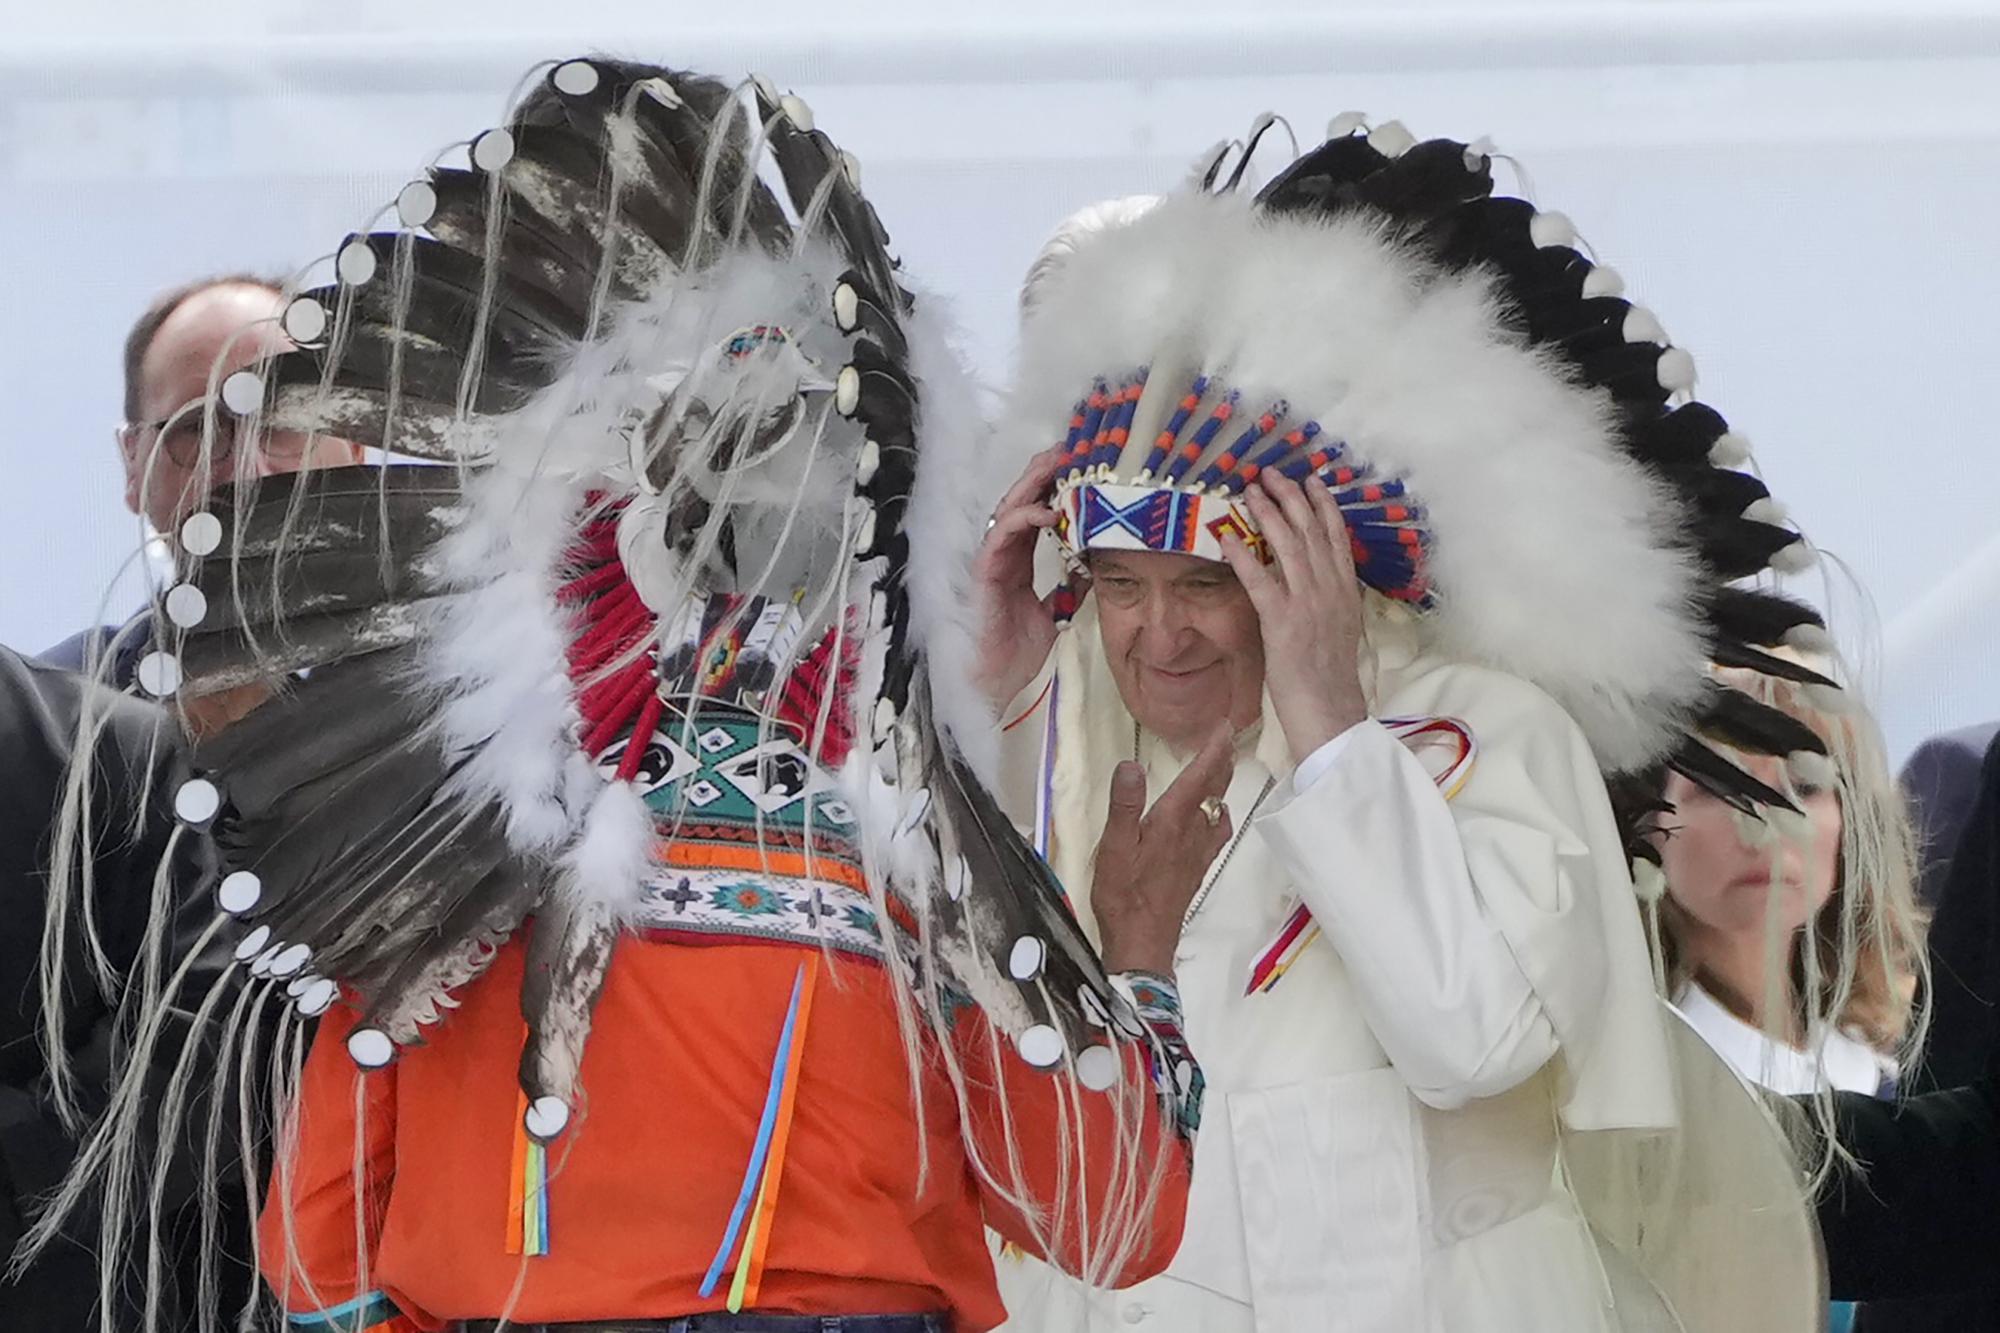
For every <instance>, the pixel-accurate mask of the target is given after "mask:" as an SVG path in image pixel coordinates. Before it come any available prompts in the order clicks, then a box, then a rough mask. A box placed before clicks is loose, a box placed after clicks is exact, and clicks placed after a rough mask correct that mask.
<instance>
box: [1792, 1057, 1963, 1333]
mask: <svg viewBox="0 0 2000 1333" xmlns="http://www.w3.org/2000/svg"><path fill="white" fill-rule="evenodd" d="M1835 1097H1836V1102H1837V1105H1836V1110H1835V1117H1836V1120H1837V1122H1838V1125H1839V1130H1840V1135H1841V1139H1842V1142H1844V1143H1845V1144H1846V1145H1847V1146H1848V1148H1849V1149H1850V1150H1851V1151H1852V1152H1853V1153H1854V1155H1855V1156H1856V1157H1858V1158H1859V1159H1861V1161H1862V1163H1863V1164H1864V1165H1865V1166H1866V1168H1867V1171H1866V1174H1865V1176H1862V1177H1859V1178H1856V1177H1854V1176H1850V1175H1841V1176H1837V1177H1836V1178H1835V1179H1834V1181H1833V1182H1832V1183H1831V1184H1830V1186H1829V1188H1828V1191H1827V1194H1826V1196H1825V1197H1824V1198H1822V1199H1821V1201H1820V1207H1819V1219H1820V1230H1821V1233H1822V1234H1823V1235H1824V1236H1825V1237H1826V1255H1827V1269H1828V1275H1829V1277H1830V1278H1831V1280H1832V1291H1833V1297H1834V1299H1835V1300H1845V1301H1857V1300H1858V1301H1870V1302H1875V1301H1882V1300H1885V1299H1891V1298H1896V1297H1943V1296H1955V1297H1957V1298H1958V1299H1956V1300H1952V1301H1937V1300H1926V1301H1923V1302H1921V1303H1917V1302H1912V1303H1909V1304H1905V1303H1904V1302H1902V1301H1895V1302H1894V1303H1893V1304H1890V1305H1876V1304H1870V1305H1868V1306H1865V1307H1864V1308H1863V1311H1862V1324H1863V1327H1876V1326H1880V1327H1892V1326H1897V1325H1893V1324H1890V1323H1885V1322H1884V1321H1885V1320H1889V1319H1892V1318H1907V1317H1924V1318H1930V1317H1936V1318H1938V1319H1940V1320H1943V1319H1952V1320H1958V1321H1960V1322H1956V1323H1948V1324H1946V1323H1940V1324H1939V1327H1951V1328H1963V1329H1981V1328H1987V1327H1991V1325H1990V1324H1982V1323H1978V1322H1976V1320H1977V1319H1979V1318H1980V1317H1981V1315H1980V1312H1982V1311H1983V1312H1985V1313H1986V1314H1988V1315H1990V1313H1991V1311H1992V1310H1993V1308H1994V1307H1993V1298H1994V1296H1995V1294H2000V1059H1996V1060H1995V1061H1994V1062H1993V1064H1992V1065H1991V1066H1990V1067H1989V1068H1988V1070H1987V1072H1986V1074H1985V1076H1984V1077H1982V1078H1981V1079H1980V1080H1979V1081H1978V1082H1977V1083H1975V1084H1973V1085H1972V1086H1970V1087H1965V1088H1953V1089H1948V1090H1946V1091H1943V1092H1932V1093H1926V1094H1924V1095H1923V1096H1920V1097H1912V1098H1909V1099H1908V1100H1906V1101H1904V1102H1902V1103H1900V1104H1892V1103H1889V1102H1884V1101H1879V1100H1877V1099H1876V1098H1873V1097H1867V1096H1862V1095H1860V1094H1857V1093H1845V1092H1843V1093H1837V1094H1835ZM1968 1321H1975V1322H1968Z"/></svg>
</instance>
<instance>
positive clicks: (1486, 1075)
mask: <svg viewBox="0 0 2000 1333" xmlns="http://www.w3.org/2000/svg"><path fill="white" fill-rule="evenodd" d="M1384 711H1385V712H1386V713H1388V714H1389V715H1392V716H1398V717H1406V718H1407V717H1427V718H1444V719H1451V720H1453V721H1454V722H1456V723H1457V725H1459V726H1460V727H1462V728H1463V729H1464V730H1465V731H1466V732H1467V733H1469V736H1470V739H1471V742H1472V744H1473V746H1474V747H1475V748H1474V749H1473V751H1472V755H1471V758H1470V759H1469V761H1468V762H1469V765H1470V767H1469V769H1467V770H1465V771H1464V772H1463V773H1462V775H1461V776H1460V777H1459V779H1458V780H1457V783H1456V790H1455V792H1450V793H1448V792H1446V791H1442V790H1440V789H1439V786H1438V783H1437V781H1436V780H1435V779H1434V778H1433V777H1432V775H1431V773H1430V772H1429V771H1428V770H1427V769H1426V768H1425V767H1424V765H1423V764H1422V763H1420V762H1419V761H1418V759H1417V758H1416V756H1415V754H1413V753H1412V751H1411V750H1410V748H1409V747H1407V746H1405V745H1404V744H1403V743H1402V742H1401V741H1399V740H1398V739H1397V738H1396V736H1395V735H1393V734H1391V732H1390V731H1389V730H1388V729H1387V728H1386V727H1384V726H1382V725H1381V724H1379V723H1377V722H1374V721H1366V722H1362V723H1360V724H1358V725H1357V726H1356V727H1355V728H1353V729H1352V730H1351V731H1350V732H1348V733H1346V734H1345V735H1343V736H1341V737H1338V738H1336V740H1335V742H1334V744H1336V745H1338V746H1339V747H1340V749H1339V753H1338V754H1337V755H1335V756H1333V758H1332V759H1331V761H1330V762H1325V763H1323V764H1314V763H1313V760H1314V759H1317V758H1319V756H1312V757H1309V759H1308V761H1307V765H1305V766H1302V767H1307V768H1309V769H1312V768H1318V769H1322V770H1323V771H1320V772H1319V773H1318V774H1317V775H1316V776H1313V775H1311V774H1310V773H1309V774H1308V775H1309V776H1312V780H1311V781H1310V784H1309V785H1307V786H1306V787H1305V789H1304V790H1298V785H1299V784H1298V783H1297V782H1296V781H1294V782H1293V783H1292V784H1291V789H1290V790H1289V791H1287V792H1286V793H1285V794H1284V795H1283V796H1281V798H1280V799H1279V801H1278V802H1277V804H1276V805H1275V806H1274V807H1273V808H1272V809H1271V810H1270V811H1269V813H1267V814H1265V815H1264V816H1262V817H1261V818H1260V819H1259V820H1258V821H1257V825H1256V827H1257V829H1258V831H1259V833H1260V834H1261V835H1262V836H1263V837H1264V838H1265V839H1266V840H1267V841H1268V843H1269V844H1270V845H1271V847H1272V848H1273V849H1274V851H1275V852H1276V854H1277V855H1278V856H1279V858H1280V859H1281V860H1282V861H1283V863H1284V864H1285V866H1286V868H1287V869H1288V870H1289V871H1290V874H1291V877H1292V881H1293V883H1294V884H1295V885H1296V886H1297V887H1298V889H1299V892H1300V894H1301V895H1302V897H1303V899H1304V901H1305V903H1306V906H1307V908H1308V910H1309V911H1310V912H1311V914H1312V916H1313V918H1314V920H1315V921H1316V922H1317V923H1318V924H1319V926H1320V928H1321V929H1322V930H1324V931H1325V932H1326V935H1327V937H1328V938H1329V940H1330V941H1331V942H1332V943H1333V945H1334V947H1335V948H1336V949H1338V950H1339V952H1340V955H1341V958H1342V961H1343V962H1344V963H1345V964H1346V966H1347V969H1348V972H1349V974H1350V975H1351V976H1352V978H1353V979H1354V983H1355V986H1356V989H1357V991H1358V993H1359V996H1360V1000H1361V1004H1362V1006H1363V1008H1364V1010H1365V1012H1366V1016H1367V1018H1368V1021H1369V1024H1370V1027H1371V1028H1372V1029H1373V1031H1374V1033H1375V1035H1376V1039H1377V1040H1378V1041H1380V1042H1381V1044H1382V1047H1383V1049H1384V1051H1385V1052H1386V1053H1387V1055H1388V1057H1389V1059H1390V1062H1391V1063H1392V1064H1393V1065H1394V1066H1395V1067H1396V1069H1397V1071H1398V1072H1399V1073H1401V1074H1402V1076H1403V1078H1404V1079H1405V1080H1406V1081H1407V1082H1408V1084H1409V1086H1410V1089H1411V1091H1412V1093H1413V1094H1414V1095H1415V1096H1416V1097H1417V1098H1419V1099H1420V1100H1421V1101H1423V1102H1424V1103H1425V1104H1427V1105H1429V1106H1433V1107H1437V1108H1440V1109H1447V1110H1449V1109H1453V1108H1456V1107H1459V1106H1462V1105H1464V1104H1465V1103H1467V1102H1468V1101H1471V1100H1473V1099H1475V1098H1481V1097H1490V1096H1495V1095H1497V1094H1500V1093H1503V1092H1506V1091H1507V1090H1509V1089H1511V1088H1513V1087H1515V1086H1517V1085H1518V1084H1520V1083H1522V1082H1524V1081H1525V1080H1527V1079H1528V1078H1530V1077H1532V1076H1533V1075H1534V1074H1536V1073H1537V1072H1538V1071H1539V1070H1540V1069H1542V1068H1543V1066H1545V1065H1547V1064H1548V1063H1549V1062H1550V1060H1551V1059H1552V1058H1553V1057H1555V1056H1557V1055H1558V1054H1560V1055H1561V1056H1562V1057H1563V1060H1562V1066H1561V1067H1562V1072H1563V1078H1564V1083H1563V1086H1562V1089H1561V1093H1560V1099H1561V1104H1562V1106H1563V1109H1564V1113H1565V1118H1566V1120H1567V1122H1568V1123H1569V1124H1570V1127H1571V1128H1574V1129H1595V1128H1614V1127H1631V1128H1641V1127H1657V1126H1661V1125H1670V1124H1672V1123H1673V1121H1674V1111H1673V1094H1672V1086H1671V1080H1670V1078H1669V1076H1668V1072H1667V1071H1668V1065H1667V1060H1668V1056H1667V1051H1666V1045H1665V1036H1664V1033H1663V1032H1662V1031H1661V1029H1660V1026H1659V1017H1658V1013H1657V1010H1656V1008H1655V998H1654V993H1653V982H1652V969H1651V965H1650V962H1649V960H1648V954H1647V949H1646V944H1645V939H1644V934H1643V930H1642V928H1641V926H1640V923H1639V916H1638V908H1637V903H1636V899H1635V898H1634V895H1633V892H1632V885H1631V878H1630V872H1629V870H1628V868H1627V867H1626V865H1625V858H1624V854H1623V850H1622V842H1621V840H1620V839H1619V837H1618V833H1617V828H1616V824H1615V822H1614V820H1613V818H1612V814H1611V808H1610V802H1609V799H1608V797H1607V796H1606V795H1605V791H1604V785H1603V780H1602V778H1601V777H1600V776H1599V773H1598V770H1597V766H1596V763H1595V761H1594V759H1593V758H1592V756H1591V754H1590V751H1589V748H1588V746H1587V745H1586V743H1585V742H1584V740H1583V737H1582V734H1581V733H1580V732H1579V731H1578V729H1577V728H1576V726H1575V724H1574V723H1573V722H1572V721H1571V720H1570V719H1569V717H1568V716H1567V715H1566V714H1565V713H1563V712H1562V711H1561V710H1560V709H1559V708H1557V707H1556V705H1555V704H1554V702H1553V701H1551V700H1550V699H1548V698H1547V697H1546V696H1545V695H1543V694H1541V692H1540V691H1538V690H1535V689H1534V688H1533V687H1531V686H1528V685H1526V684H1524V683H1523V682H1520V681H1517V680H1513V679H1512V678H1510V677H1505V676H1500V675H1498V674H1497V673H1493V672H1486V671H1480V670H1477V669H1473V668H1460V667H1443V668H1439V669H1436V670H1434V671H1432V672H1431V673H1429V675H1428V676H1426V677H1424V678H1422V679H1420V680H1419V681H1418V682H1416V684H1415V685H1414V686H1413V687H1412V688H1411V689H1410V690H1409V691H1408V692H1407V693H1406V694H1405V695H1403V696H1402V697H1397V698H1392V699H1390V700H1388V701H1387V703H1386V705H1385V708H1384Z"/></svg>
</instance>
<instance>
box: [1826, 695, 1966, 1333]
mask: <svg viewBox="0 0 2000 1333" xmlns="http://www.w3.org/2000/svg"><path fill="white" fill-rule="evenodd" d="M1995 734H1996V728H1995V727H1990V726H1989V727H1977V728H1973V729H1971V730H1968V731H1960V732H1953V733H1950V734H1949V735H1945V736H1938V737H1934V738H1933V739H1931V740H1929V741H1926V742H1925V743H1924V744H1923V745H1922V746H1921V747H1919V748H1918V750H1917V752H1916V753H1915V754H1914V755H1912V756H1911V758H1910V762H1909V763H1908V764H1907V765H1905V766H1904V769H1903V774H1902V781H1903V787H1904V790H1905V792H1906V793H1907V794H1908V795H1909V797H1910V801H1911V807H1912V814H1913V817H1914V818H1915V819H1916V821H1917V824H1918V831H1919V834H1920V835H1921V836H1923V837H1924V838H1925V839H1926V844H1925V846H1924V849H1923V858H1924V859H1923V873H1924V876H1925V889H1924V893H1925V897H1926V899H1927V901H1928V902H1929V905H1930V907H1931V911H1932V915H1931V924H1930V935H1929V946H1928V947H1929V953H1930V965H1931V985H1930V994H1929V1003H1930V1035H1929V1036H1928V1037H1927V1038H1926V1040H1925V1043H1924V1053H1923V1057H1922V1059H1921V1060H1920V1061H1919V1063H1918V1065H1917V1067H1916V1068H1915V1069H1913V1070H1910V1071H1908V1074H1907V1076H1906V1077H1905V1079H1904V1083H1903V1086H1904V1088H1905V1090H1906V1091H1907V1092H1908V1093H1909V1094H1911V1100H1910V1101H1909V1102H1907V1103H1905V1104H1904V1107H1907V1109H1904V1107H1898V1108H1896V1109H1895V1111H1894V1113H1893V1114H1894V1117H1895V1118H1894V1119H1893V1120H1892V1119H1888V1118H1887V1117H1889V1116H1890V1115H1891V1112H1890V1111H1888V1110H1875V1111H1867V1112H1862V1111H1859V1110H1857V1111H1856V1112H1855V1114H1857V1115H1859V1116H1860V1117H1861V1118H1860V1119H1858V1120H1857V1121H1856V1122H1855V1129H1856V1132H1858V1133H1861V1134H1863V1135H1864V1136H1866V1139H1867V1142H1866V1143H1865V1144H1863V1145H1861V1146H1859V1147H1857V1155H1859V1156H1861V1157H1862V1158H1863V1159H1864V1160H1866V1159H1868V1158H1869V1155H1870V1150H1871V1149H1872V1150H1873V1151H1876V1152H1881V1153H1884V1154H1885V1157H1884V1159H1883V1161H1884V1165H1883V1166H1881V1167H1878V1168H1877V1170H1878V1171H1881V1172H1882V1173H1883V1174H1882V1177H1881V1181H1880V1183H1879V1184H1878V1183H1877V1181H1876V1178H1875V1174H1874V1173H1872V1172H1871V1174H1870V1176H1869V1179H1868V1187H1871V1188H1873V1189H1874V1190H1875V1192H1876V1193H1883V1192H1884V1191H1886V1190H1900V1191H1901V1192H1900V1193H1898V1194H1897V1195H1896V1197H1897V1198H1899V1199H1901V1200H1902V1201H1903V1207H1902V1216H1901V1219H1900V1225H1901V1226H1902V1227H1903V1228H1904V1229H1905V1232H1906V1238H1905V1239H1898V1238H1897V1237H1896V1236H1895V1235H1892V1234H1889V1233H1890V1231H1891V1230H1892V1228H1891V1225H1890V1222H1889V1219H1888V1214H1889V1213H1891V1212H1893V1211H1894V1205H1893V1204H1888V1205H1885V1206H1884V1214H1883V1218H1882V1220H1881V1222H1880V1224H1879V1225H1875V1226H1874V1227H1873V1228H1872V1230H1871V1229H1869V1228H1866V1227H1864V1228H1863V1229H1861V1230H1859V1231H1857V1232H1855V1233H1854V1236H1855V1237H1856V1242H1855V1243H1857V1244H1858V1243H1860V1240H1861V1239H1863V1238H1865V1239H1866V1243H1867V1244H1868V1245H1870V1246H1879V1247H1881V1249H1882V1251H1883V1254H1882V1258H1881V1259H1880V1260H1879V1261H1877V1262H1878V1263H1879V1264H1880V1265H1881V1268H1882V1274H1883V1275H1887V1276H1894V1275H1895V1271H1896V1270H1897V1269H1898V1268H1905V1267H1907V1271H1906V1272H1904V1274H1903V1275H1904V1276H1905V1277H1908V1278H1917V1277H1922V1278H1924V1279H1925V1282H1924V1283H1923V1284H1922V1285H1923V1286H1925V1287H1927V1288H1928V1289H1929V1290H1930V1291H1933V1292H1937V1293H1954V1294H1938V1295H1932V1296H1929V1297H1927V1298H1921V1299H1919V1298H1911V1299H1877V1300H1874V1301H1871V1302H1870V1303H1869V1304H1868V1305H1867V1306H1865V1307H1864V1308H1863V1309H1862V1311H1861V1315H1860V1318H1859V1320H1858V1321H1857V1323H1856V1325H1855V1328H1856V1333H2000V1286H1995V1285H1994V1283H1993V1280H1992V1277H1991V1274H1992V1273H1993V1272H1994V1271H1995V1270H1996V1269H2000V1246H1996V1244H1995V1239H1994V1237H1995V1232H1994V1229H1993V1228H1994V1225H1995V1222H1996V1220H2000V1176H1996V1174H1995V1173H1996V1168H1995V1166H1994V1162H1993V1153H1994V1151H1995V1149H1994V1146H1993V1135H1994V1134H1995V1132H1996V1131H1995V1120H1994V1111H1993V1105H1994V1077H1995V1070H1996V1067H2000V1066H1996V1062H1997V1061H2000V740H1996V739H1995ZM1975 744H1976V745H1979V746H1981V747H1982V748H1983V750H1984V758H1983V760H1982V761H1980V762H1977V763H1975V762H1974V761H1973V759H1972V755H1973V754H1974V753H1975V751H1974V749H1973V746H1974V745H1975ZM1968 1085H1971V1086H1970V1087H1968ZM1926 1154H1928V1155H1929V1160H1924V1157H1925V1155H1926ZM1898 1179H1901V1180H1904V1181H1906V1182H1907V1184H1906V1185H1897V1184H1896V1183H1895V1182H1896V1181H1897V1180H1898ZM1850 1188H1852V1187H1850ZM1885 1197H1886V1196H1885ZM1834 1239H1835V1237H1834V1236H1833V1234H1832V1233H1829V1237H1828V1245H1829V1251H1831V1249H1832V1246H1833V1243H1834ZM1842 1243H1843V1244H1846V1243H1847V1242H1845V1241H1843V1242H1842ZM1859 1271H1860V1272H1862V1273H1863V1274H1864V1275H1866V1274H1867V1272H1868V1270H1867V1269H1866V1268H1863V1269H1861V1270H1859ZM1975 1276H1976V1277H1978V1278H1980V1279H1983V1282H1979V1281H1970V1280H1969V1279H1971V1278H1973V1277H1975ZM1892 1285H1893V1286H1894V1288H1895V1289H1893V1290H1892V1289H1887V1288H1885V1289H1884V1290H1883V1291H1882V1293H1881V1296H1882V1297H1893V1296H1897V1295H1904V1294H1907V1293H1909V1292H1911V1291H1913V1290H1916V1288H1915V1287H1912V1286H1910V1285H1909V1284H1908V1283H1898V1284H1892ZM1982 1288H1983V1289H1982Z"/></svg>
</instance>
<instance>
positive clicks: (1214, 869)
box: [1132, 722, 1278, 931]
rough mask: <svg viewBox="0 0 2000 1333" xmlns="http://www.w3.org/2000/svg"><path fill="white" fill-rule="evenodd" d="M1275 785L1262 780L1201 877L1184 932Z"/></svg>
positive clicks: (1135, 729)
mask: <svg viewBox="0 0 2000 1333" xmlns="http://www.w3.org/2000/svg"><path fill="white" fill-rule="evenodd" d="M1132 762H1133V763H1135V764H1136V763H1140V762H1142V761H1141V760H1140V758H1139V724H1138V723H1137V722H1134V723H1133V724H1132ZM1277 785H1278V779H1277V778H1276V777H1275V776H1273V777H1267V778H1265V779H1264V788H1263V790H1262V791H1260V792H1258V793H1257V799H1256V800H1254V801H1252V802H1251V803H1250V813H1249V814H1247V815H1245V816H1243V822H1242V823H1241V824H1239V825H1237V826H1236V831H1235V832H1234V833H1232V834H1231V835H1230V837H1229V845H1228V846H1226V847H1224V848H1223V849H1222V855H1221V856H1218V857H1216V858H1215V864H1214V865H1211V866H1210V867H1209V868H1208V873H1207V874H1206V875H1203V876H1202V879H1201V887H1200V888H1198V889H1196V890H1195V893H1194V900H1193V901H1192V902H1190V903H1189V904H1188V906H1187V911H1185V912H1183V913H1182V914H1181V929H1182V930H1184V931H1185V930H1186V929H1187V928H1188V927H1189V926H1191V925H1193V924H1194V919H1195V917H1196V916H1197V915H1199V914H1200V912H1201V909H1202V908H1203V907H1204V906H1205V905H1207V903H1208V895H1209V894H1211V893H1213V892H1215V886H1216V884H1217V883H1219V882H1220V881H1221V879H1222V872H1223V871H1224V870H1226V869H1228V868H1229V859H1230V858H1231V857H1233V856H1235V855H1236V848H1237V847H1238V846H1239V845H1240V844H1241V843H1242V841H1243V836H1244V835H1245V834H1247V833H1248V832H1249V831H1250V821H1251V820H1253V819H1255V818H1256V817H1257V812H1258V811H1259V810H1261V809H1262V808H1263V806H1264V802H1265V800H1266V799H1267V798H1268V797H1269V796H1270V795H1271V789H1272V788H1273V787H1276V786H1277Z"/></svg>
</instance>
